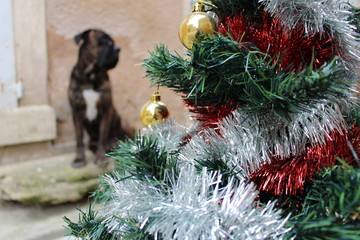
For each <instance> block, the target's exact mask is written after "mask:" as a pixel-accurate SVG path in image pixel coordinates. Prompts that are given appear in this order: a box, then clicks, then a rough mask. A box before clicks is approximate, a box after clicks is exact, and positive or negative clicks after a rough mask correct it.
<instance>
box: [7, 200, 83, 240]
mask: <svg viewBox="0 0 360 240" xmlns="http://www.w3.org/2000/svg"><path fill="white" fill-rule="evenodd" d="M77 207H80V208H81V209H82V210H84V211H85V210H86V209H87V207H88V204H87V201H85V202H84V201H83V202H79V203H72V204H63V205H60V206H52V207H34V206H24V205H19V204H13V203H2V204H1V205H0V239H9V240H10V239H11V240H66V239H69V240H70V239H74V238H69V237H67V236H64V235H65V234H67V230H66V229H65V225H66V224H65V222H64V221H63V217H64V216H66V217H68V218H70V219H71V220H72V221H77V220H78V217H79V212H78V211H77V210H76V208H77Z"/></svg>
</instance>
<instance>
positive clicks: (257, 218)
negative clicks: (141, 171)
mask: <svg viewBox="0 0 360 240" xmlns="http://www.w3.org/2000/svg"><path fill="white" fill-rule="evenodd" d="M220 181H221V175H219V174H216V173H208V172H207V171H206V169H203V171H202V172H201V173H197V171H196V169H195V168H194V167H193V166H191V165H188V164H185V165H183V166H181V170H180V175H179V178H178V180H177V181H176V182H175V181H173V183H172V186H171V188H170V189H169V190H165V188H158V187H157V186H155V185H153V184H152V183H151V182H150V181H149V182H138V181H136V180H125V181H120V182H118V181H116V179H111V178H108V182H109V184H111V185H112V186H113V187H114V194H113V201H111V205H110V206H109V207H108V208H106V209H105V211H104V215H105V216H107V217H108V218H107V220H106V221H105V223H106V225H107V226H108V227H109V228H110V229H111V230H112V231H113V232H118V233H119V232H120V233H121V231H123V230H124V226H123V224H122V223H121V222H119V221H118V220H117V219H116V218H114V217H113V216H117V217H121V218H125V219H136V220H137V221H138V222H139V226H140V227H144V226H145V225H146V224H148V226H147V227H146V231H147V232H148V233H150V234H152V235H153V236H154V237H155V239H160V236H161V239H177V240H185V239H186V240H191V239H197V240H200V239H203V240H205V239H206V240H208V239H213V240H218V239H282V237H283V235H284V234H285V233H286V232H287V231H288V229H286V228H285V227H284V224H285V222H286V221H287V219H281V217H280V212H279V211H276V210H274V209H273V203H269V204H268V205H267V206H265V207H259V206H257V205H256V204H255V197H256V196H257V191H256V190H255V186H254V185H253V184H250V185H246V184H245V183H241V184H238V185H235V184H234V183H233V180H232V179H230V180H229V184H228V185H227V186H226V187H225V188H223V189H220V188H219V184H220ZM149 219H151V222H149V221H148V220H149Z"/></svg>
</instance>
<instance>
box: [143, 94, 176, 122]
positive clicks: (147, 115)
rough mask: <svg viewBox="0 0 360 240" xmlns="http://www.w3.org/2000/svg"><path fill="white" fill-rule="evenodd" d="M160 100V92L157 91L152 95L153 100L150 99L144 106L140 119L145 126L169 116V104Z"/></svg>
mask: <svg viewBox="0 0 360 240" xmlns="http://www.w3.org/2000/svg"><path fill="white" fill-rule="evenodd" d="M160 100H161V96H160V94H159V93H158V92H157V91H155V92H154V93H153V94H152V96H151V101H148V102H147V103H145V104H144V106H143V107H142V109H141V114H140V119H141V122H142V123H143V124H144V125H145V126H149V125H154V124H155V123H158V122H161V121H163V120H165V119H167V118H168V117H169V115H170V114H169V110H168V108H167V106H166V105H165V104H164V103H163V102H161V101H160Z"/></svg>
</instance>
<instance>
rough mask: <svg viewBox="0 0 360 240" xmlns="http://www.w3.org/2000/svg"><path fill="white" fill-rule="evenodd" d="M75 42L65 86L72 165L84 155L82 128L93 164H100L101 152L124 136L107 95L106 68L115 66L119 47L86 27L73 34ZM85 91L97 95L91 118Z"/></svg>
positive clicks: (82, 161)
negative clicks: (69, 111)
mask: <svg viewBox="0 0 360 240" xmlns="http://www.w3.org/2000/svg"><path fill="white" fill-rule="evenodd" d="M75 42H76V43H77V44H81V46H80V50H79V57H78V61H77V63H76V65H75V66H74V68H73V70H72V73H71V79H70V85H69V89H68V94H69V101H70V105H71V108H72V114H73V122H74V126H75V133H76V158H75V160H74V161H73V163H72V165H73V167H81V166H84V165H85V164H86V159H85V154H84V142H83V137H84V135H83V134H84V129H86V131H87V133H88V135H89V138H90V141H89V148H90V150H91V151H93V152H94V153H95V163H96V164H98V165H104V160H105V153H106V151H107V150H108V149H109V148H110V147H111V146H112V145H113V144H114V142H115V141H116V140H118V139H120V140H123V139H124V138H125V136H126V135H127V133H126V131H125V130H124V129H123V128H122V127H121V119H120V117H119V115H118V114H117V112H116V110H115V108H114V106H113V103H112V94H111V85H110V81H109V77H108V74H107V71H108V70H109V69H112V68H114V67H115V66H116V64H117V62H118V60H119V52H120V48H119V47H118V46H116V45H115V44H114V41H113V40H112V39H111V37H110V36H109V35H107V34H106V33H104V32H103V31H100V30H95V29H89V30H87V31H84V32H82V33H80V34H78V35H76V36H75ZM86 92H92V94H93V96H95V97H97V99H95V100H96V105H95V106H96V110H97V112H96V113H95V114H92V115H93V118H89V116H87V111H89V109H87V108H90V106H88V105H89V104H87V101H86V100H87V98H86V96H85V93H86ZM94 104H95V103H94Z"/></svg>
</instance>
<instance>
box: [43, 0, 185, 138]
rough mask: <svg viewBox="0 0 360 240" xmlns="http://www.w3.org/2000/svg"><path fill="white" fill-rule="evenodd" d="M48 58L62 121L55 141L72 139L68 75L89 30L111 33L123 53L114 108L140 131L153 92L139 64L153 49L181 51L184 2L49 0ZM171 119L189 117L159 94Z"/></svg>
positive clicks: (115, 75) (175, 99)
mask: <svg viewBox="0 0 360 240" xmlns="http://www.w3.org/2000/svg"><path fill="white" fill-rule="evenodd" d="M46 13H47V16H46V17H47V34H48V55H49V95H50V96H49V98H50V102H51V105H52V106H54V107H55V109H56V112H57V117H58V120H59V121H58V139H57V142H65V141H70V140H73V139H74V138H73V126H72V122H71V115H70V110H69V106H68V101H67V87H68V83H69V75H70V71H71V69H72V67H73V65H74V64H75V62H76V58H77V46H76V45H75V43H74V41H73V36H74V35H75V34H77V33H79V32H81V31H83V30H85V29H88V28H100V29H103V30H105V31H106V32H108V33H109V34H110V35H111V36H112V37H113V38H114V39H115V42H116V43H117V44H118V45H119V46H120V47H121V48H122V51H121V54H120V62H119V64H118V65H117V67H116V68H115V69H113V70H111V71H110V79H111V82H112V87H113V97H114V103H115V106H116V108H117V110H118V112H119V113H120V115H121V116H122V118H123V120H124V121H125V122H126V123H127V124H128V125H131V126H133V127H135V128H141V127H142V125H141V123H140V120H139V112H140V109H141V106H142V105H143V104H144V103H145V102H146V101H147V100H149V98H150V96H151V93H152V91H153V90H154V89H150V82H149V81H148V80H147V79H144V75H145V70H144V69H142V68H141V66H138V65H136V64H138V63H140V61H141V60H142V59H144V58H147V57H148V56H149V53H148V51H149V50H152V49H153V48H154V45H155V44H159V43H164V44H165V45H167V46H168V47H169V49H170V50H177V51H183V48H182V46H181V43H180V42H179V40H178V35H177V34H178V27H179V25H180V23H181V21H182V19H183V2H182V1H178V0H157V1H152V0H142V1H133V0H107V1H99V0H77V1H73V0H47V1H46ZM160 94H161V95H162V100H163V102H165V103H166V104H167V105H168V107H169V108H170V112H171V116H172V117H173V118H175V119H177V120H178V121H180V122H181V123H183V124H186V122H187V119H188V117H187V114H186V111H185V109H184V107H183V105H182V102H181V100H180V97H179V96H176V95H175V94H174V93H172V92H171V91H170V90H168V89H160Z"/></svg>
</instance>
